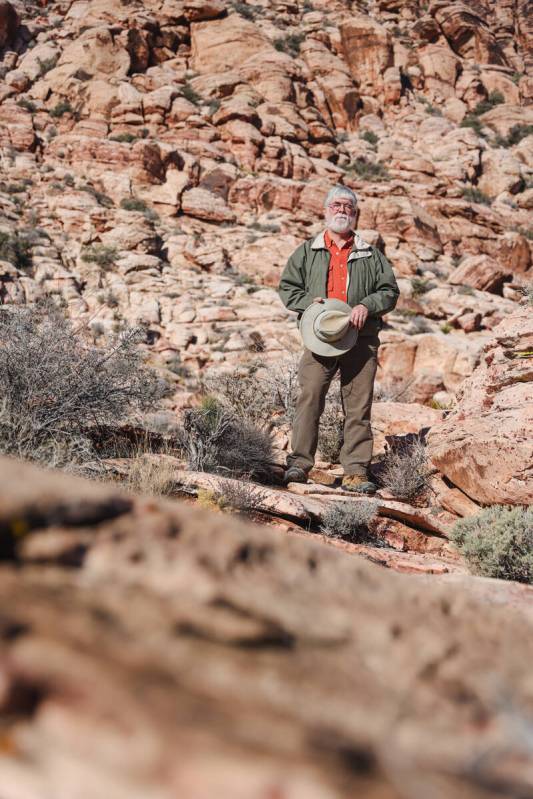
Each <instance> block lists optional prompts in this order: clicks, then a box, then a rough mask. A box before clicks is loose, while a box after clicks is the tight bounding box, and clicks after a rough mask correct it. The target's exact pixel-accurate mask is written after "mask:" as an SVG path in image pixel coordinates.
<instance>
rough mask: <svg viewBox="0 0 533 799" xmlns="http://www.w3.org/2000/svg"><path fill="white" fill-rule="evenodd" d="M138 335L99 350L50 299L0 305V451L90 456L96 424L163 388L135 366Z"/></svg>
mask: <svg viewBox="0 0 533 799" xmlns="http://www.w3.org/2000/svg"><path fill="white" fill-rule="evenodd" d="M139 335H140V334H139V331H137V330H130V331H126V332H124V333H123V334H121V335H120V336H119V337H117V338H116V339H114V340H113V341H110V342H108V343H107V344H106V346H104V347H101V348H100V347H95V346H94V345H92V344H91V343H90V342H89V340H88V338H87V336H86V335H85V334H84V331H83V330H76V329H74V328H73V326H72V324H71V322H70V321H69V320H68V319H66V318H65V316H64V315H63V314H62V313H61V311H60V310H59V309H58V308H57V307H55V306H53V305H51V304H46V305H36V306H24V307H12V306H4V307H3V308H2V309H0V383H1V385H2V400H1V404H0V452H1V453H3V454H8V455H14V456H17V457H20V458H26V459H29V460H35V461H39V462H41V463H43V464H46V465H50V466H57V467H65V466H70V465H73V464H79V463H82V462H83V461H86V460H88V459H90V458H91V457H94V456H95V455H96V454H97V453H96V451H95V449H94V446H93V444H92V441H93V440H94V436H93V433H94V431H95V430H96V429H97V428H98V427H99V426H104V425H107V424H116V423H117V422H120V421H121V420H124V419H125V418H127V417H131V416H132V415H133V414H135V413H136V412H138V411H141V410H146V409H148V408H150V407H152V406H154V405H155V403H156V402H157V400H158V399H160V397H161V396H163V394H164V393H165V389H166V386H165V384H164V383H163V382H162V381H161V380H160V379H159V378H158V377H157V375H156V373H155V372H154V371H152V370H150V369H147V368H145V367H144V366H143V364H142V359H141V354H140V352H139V349H138V342H139Z"/></svg>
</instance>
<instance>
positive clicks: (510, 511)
mask: <svg viewBox="0 0 533 799" xmlns="http://www.w3.org/2000/svg"><path fill="white" fill-rule="evenodd" d="M451 538H452V540H453V541H454V542H455V544H456V545H457V546H458V548H459V550H460V551H461V553H462V554H463V555H464V557H465V559H466V561H467V562H468V564H469V565H470V567H471V568H472V570H473V571H474V572H475V573H476V574H481V575H483V576H484V577H499V578H500V579H502V580H516V581H517V582H520V583H529V584H533V508H521V507H510V506H505V505H503V506H502V505H494V506H492V507H490V508H485V510H483V511H481V513H479V514H477V516H470V517H469V518H466V519H461V520H460V521H458V522H456V524H455V526H454V528H453V531H452V535H451Z"/></svg>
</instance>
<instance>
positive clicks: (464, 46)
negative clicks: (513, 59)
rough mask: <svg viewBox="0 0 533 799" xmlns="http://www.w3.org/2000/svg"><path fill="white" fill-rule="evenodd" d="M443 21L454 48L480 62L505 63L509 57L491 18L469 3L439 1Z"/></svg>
mask: <svg viewBox="0 0 533 799" xmlns="http://www.w3.org/2000/svg"><path fill="white" fill-rule="evenodd" d="M435 19H436V21H437V22H438V23H439V25H440V27H441V29H442V31H443V33H444V35H445V36H446V39H447V40H448V42H449V43H450V46H451V47H452V48H453V50H454V51H455V52H456V53H458V54H459V55H460V56H461V57H462V58H469V59H472V60H473V61H474V62H475V63H477V64H504V63H505V57H504V55H503V52H502V50H501V48H500V46H499V44H498V41H497V39H496V37H495V35H494V33H493V32H492V31H491V29H490V28H489V26H488V24H487V20H486V19H485V18H484V17H483V16H482V15H481V14H479V13H477V7H476V6H474V8H473V7H472V6H471V5H467V4H466V3H461V2H458V3H450V4H448V5H446V4H445V3H443V4H442V5H441V4H439V6H437V8H436V10H435Z"/></svg>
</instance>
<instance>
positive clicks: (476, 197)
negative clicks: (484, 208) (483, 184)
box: [463, 186, 492, 205]
mask: <svg viewBox="0 0 533 799" xmlns="http://www.w3.org/2000/svg"><path fill="white" fill-rule="evenodd" d="M463 197H464V198H465V200H468V201H469V202H471V203H481V205H491V204H492V200H491V198H490V197H488V196H487V195H486V194H484V193H483V192H482V191H481V189H476V188H475V187H471V186H466V187H465V188H464V189H463Z"/></svg>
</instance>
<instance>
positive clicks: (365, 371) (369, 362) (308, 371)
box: [287, 336, 379, 474]
mask: <svg viewBox="0 0 533 799" xmlns="http://www.w3.org/2000/svg"><path fill="white" fill-rule="evenodd" d="M378 347H379V338H378V337H377V336H364V337H361V338H359V339H358V341H357V344H356V345H355V347H354V348H353V349H352V350H350V351H349V352H347V353H345V354H344V355H341V356H340V357H338V358H325V357H323V356H321V355H315V354H314V353H312V352H310V351H309V350H307V349H306V350H304V353H303V356H302V359H301V361H300V367H299V371H298V383H299V386H300V393H299V396H298V400H297V402H296V411H295V416H294V424H293V432H292V441H291V445H292V454H290V455H289V456H288V457H287V466H299V467H300V468H301V469H303V470H304V471H305V472H308V471H309V470H310V469H312V468H313V465H314V462H315V452H316V448H317V443H318V426H319V422H320V416H321V415H322V412H323V410H324V405H325V402H326V395H327V393H328V389H329V387H330V384H331V381H332V380H333V377H334V376H335V373H336V372H337V370H339V371H340V380H341V398H342V407H343V411H344V443H343V446H342V449H341V453H340V462H341V465H342V467H343V469H344V473H345V474H366V470H367V468H368V466H369V464H370V461H371V459H372V445H373V435H372V429H371V427H370V412H371V408H372V397H373V391H374V378H375V376H376V369H377V353H378Z"/></svg>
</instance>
